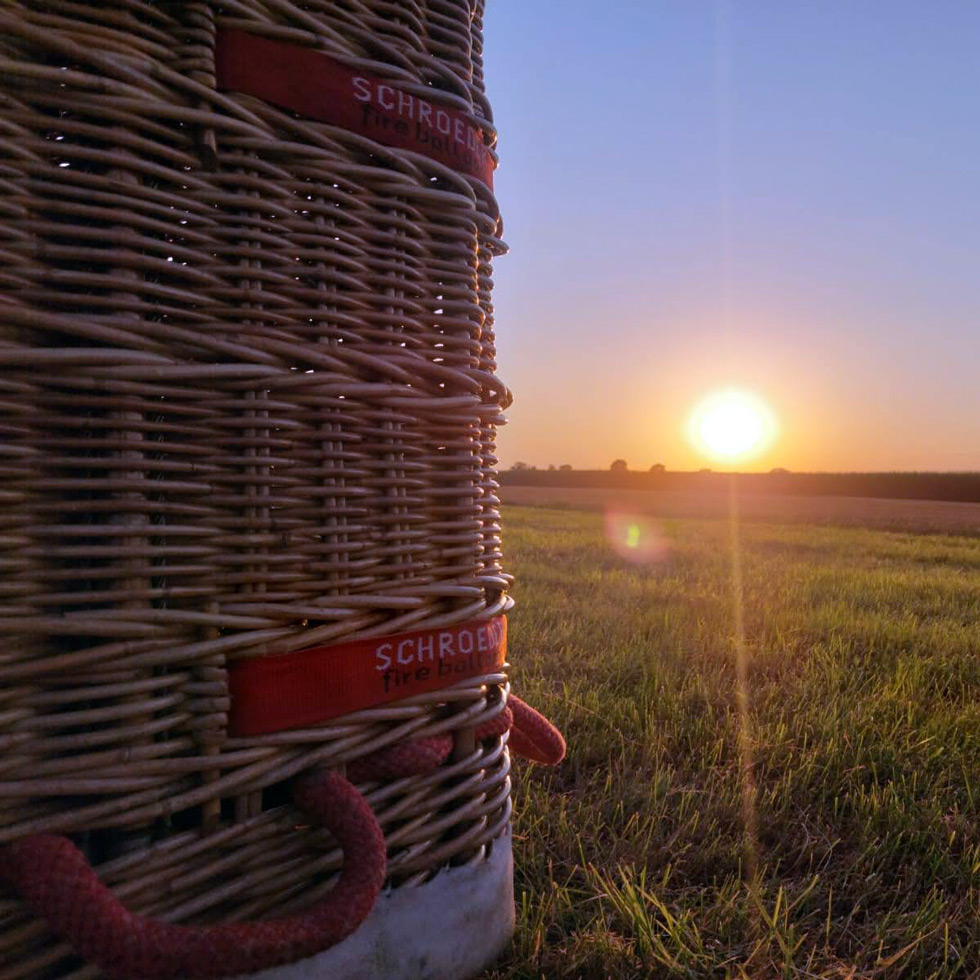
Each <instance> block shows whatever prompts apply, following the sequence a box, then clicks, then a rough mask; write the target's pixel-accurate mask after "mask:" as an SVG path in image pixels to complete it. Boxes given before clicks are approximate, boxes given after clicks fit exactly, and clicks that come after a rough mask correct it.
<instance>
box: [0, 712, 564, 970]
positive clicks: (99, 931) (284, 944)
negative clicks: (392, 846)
mask: <svg viewBox="0 0 980 980" xmlns="http://www.w3.org/2000/svg"><path fill="white" fill-rule="evenodd" d="M508 729H510V730H511V735H510V742H509V744H510V747H511V749H512V751H513V752H514V753H515V754H517V755H521V756H524V757H525V758H527V759H530V760H532V761H534V762H540V763H544V764H546V765H555V764H556V763H558V762H560V761H561V759H562V758H563V757H564V755H565V741H564V739H563V738H562V736H561V733H560V732H559V731H558V729H556V728H555V727H554V725H552V724H551V723H550V722H549V721H548V720H547V719H546V718H544V717H543V716H542V715H540V714H539V713H538V712H537V711H535V710H534V709H533V708H531V707H529V706H528V705H526V704H525V703H524V702H523V701H521V700H520V699H519V698H516V697H513V696H511V697H510V699H509V701H508V705H507V707H506V708H505V709H504V710H503V712H501V714H500V715H498V716H497V717H496V718H494V719H493V720H492V721H490V722H488V723H487V724H485V725H482V726H480V727H479V728H477V730H476V738H477V739H478V740H481V739H485V738H491V737H493V736H498V735H502V734H503V733H504V732H505V731H507V730H508ZM452 746H453V740H452V736H451V735H448V734H447V735H436V736H432V737H430V738H423V739H418V740H416V741H414V742H407V743H402V744H398V745H393V746H389V747H388V748H385V749H381V750H380V751H378V752H375V753H373V754H372V755H370V756H365V757H364V758H361V759H357V760H355V761H353V762H351V763H350V764H349V765H348V767H347V772H348V775H349V777H350V779H345V778H344V777H343V776H341V775H339V774H338V773H336V772H332V771H331V770H328V769H316V770H313V771H312V772H310V773H307V774H305V775H303V776H302V777H300V778H299V779H298V780H297V781H296V783H295V784H294V787H293V802H294V803H295V805H296V806H297V807H298V809H300V810H301V811H302V812H303V813H304V814H305V815H306V817H307V818H308V819H309V820H310V822H311V823H313V824H315V825H317V826H320V827H324V828H325V829H326V830H328V831H329V832H330V833H331V834H332V835H333V837H334V838H335V839H336V840H337V842H338V844H339V845H340V847H341V849H342V851H343V854H344V863H343V867H342V869H341V872H340V877H339V879H338V881H337V883H336V885H335V886H334V887H333V888H332V889H331V891H330V894H329V895H328V896H327V897H326V898H325V899H324V900H323V901H322V902H319V903H318V904H316V905H314V906H313V907H311V908H309V909H307V910H306V911H304V912H301V913H299V914H297V915H293V916H288V917H284V918H278V919H268V920H265V921H262V922H241V923H221V924H216V925H206V926H193V925H177V924H174V923H169V922H161V921H158V920H156V919H152V918H149V917H148V916H143V915H138V914H136V913H134V912H130V911H129V910H128V909H127V908H126V907H125V906H124V905H123V904H122V903H121V902H120V901H119V900H118V899H117V898H116V897H115V895H113V893H112V892H111V891H110V890H109V889H108V888H107V887H106V886H105V885H104V884H103V883H102V882H101V880H100V879H99V877H98V876H97V875H96V873H95V872H94V871H93V870H92V868H91V867H90V866H89V863H88V861H87V860H86V858H85V856H84V855H83V854H82V852H81V851H80V850H79V849H78V848H77V847H76V846H75V845H74V844H73V843H72V842H71V841H70V840H69V839H68V838H67V837H60V836H54V835H46V834H35V835H33V836H30V837H25V838H22V839H21V840H18V841H14V842H13V843H11V844H7V845H6V846H4V847H3V848H2V849H0V881H3V882H5V883H6V884H7V885H8V886H10V887H11V888H13V889H14V890H16V891H17V892H18V893H19V894H20V896H21V898H22V899H23V901H24V902H26V903H27V904H28V905H29V906H30V907H31V908H32V909H33V911H34V912H35V913H36V914H37V915H38V916H40V917H41V918H43V919H45V920H47V922H48V924H49V925H50V926H51V928H52V929H53V930H54V931H55V932H57V933H59V934H60V935H62V936H64V937H65V938H66V939H67V940H68V941H69V942H70V943H71V945H72V947H73V949H74V950H75V951H76V952H77V953H78V954H79V955H80V956H82V957H84V958H85V959H86V960H87V961H89V962H90V963H94V964H96V965H97V966H98V967H99V968H100V969H101V970H102V971H103V973H104V974H105V975H106V976H107V977H109V978H111V980H137V978H139V980H177V978H181V980H214V978H219V977H229V976H234V975H236V974H240V973H254V972H257V971H258V970H264V969H268V968H269V967H274V966H282V965H284V964H287V963H293V962H295V961H296V960H300V959H305V958H306V957H309V956H313V955H315V954H316V953H319V952H322V951H323V950H325V949H327V948H329V947H330V946H333V945H334V944H336V943H338V942H340V941H341V940H342V939H344V938H346V937H347V936H349V935H350V934H351V933H352V932H354V930H355V929H357V927H358V926H359V925H360V924H361V923H362V922H363V921H364V919H365V918H366V917H367V915H368V913H369V912H370V911H371V909H372V908H373V906H374V903H375V900H376V899H377V897H378V894H379V893H380V891H381V887H382V885H383V883H384V879H385V865H386V851H385V840H384V834H383V833H382V831H381V828H380V826H379V825H378V821H377V819H376V818H375V816H374V813H373V811H372V810H371V807H370V806H369V805H368V803H367V801H366V800H365V799H364V797H363V796H362V795H361V794H360V793H359V792H358V790H357V789H356V788H355V787H354V785H353V782H351V780H353V781H354V782H364V781H368V780H376V779H398V778H402V777H405V776H416V775H424V774H425V773H428V772H431V771H432V770H433V769H435V768H437V767H438V766H440V765H441V764H442V763H443V762H444V761H445V760H446V758H447V757H448V756H449V753H450V752H451V750H452Z"/></svg>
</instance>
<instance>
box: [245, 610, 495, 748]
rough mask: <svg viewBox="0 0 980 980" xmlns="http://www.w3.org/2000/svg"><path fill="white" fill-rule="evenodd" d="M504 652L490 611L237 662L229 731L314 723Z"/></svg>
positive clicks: (427, 685)
mask: <svg viewBox="0 0 980 980" xmlns="http://www.w3.org/2000/svg"><path fill="white" fill-rule="evenodd" d="M506 656H507V617H506V616H496V617H494V618H493V619H489V620H482V621H481V620H471V621H469V622H466V623H458V624H456V625H455V626H445V627H441V628H439V629H428V630H415V631H413V632H410V633H398V634H395V635H391V636H378V637H373V638H371V639H368V640H355V641H354V642H352V643H335V644H331V645H330V646H321V647H311V648H309V649H307V650H299V651H297V652H295V653H286V654H282V655H280V656H271V657H257V658H255V659H252V660H239V661H238V662H236V663H235V664H233V665H232V666H231V668H230V669H229V674H228V682H229V687H230V689H231V713H230V715H229V719H228V730H229V732H230V733H231V734H232V735H265V734H267V733H269V732H278V731H283V730H284V729H289V728H305V727H307V726H309V725H319V724H322V723H323V722H325V721H329V720H330V719H331V718H337V717H339V716H340V715H346V714H348V713H350V712H351V711H359V710H361V709H362V708H371V707H375V706H376V705H379V704H386V703H387V702H389V701H401V700H404V699H405V698H409V697H412V696H413V695H415V694H426V693H428V692H430V691H438V690H440V689H442V688H444V687H448V686H449V685H450V684H455V683H456V682H457V681H460V680H465V679H466V678H468V677H478V676H479V675H480V674H489V673H493V672H494V671H496V670H499V669H500V668H501V667H502V666H503V664H504V661H505V659H506Z"/></svg>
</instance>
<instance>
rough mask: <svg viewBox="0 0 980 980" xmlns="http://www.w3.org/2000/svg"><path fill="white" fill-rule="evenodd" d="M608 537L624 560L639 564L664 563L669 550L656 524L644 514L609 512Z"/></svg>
mask: <svg viewBox="0 0 980 980" xmlns="http://www.w3.org/2000/svg"><path fill="white" fill-rule="evenodd" d="M606 538H607V539H608V540H609V544H610V545H612V548H613V550H614V551H615V552H616V554H617V555H619V557H620V558H625V559H626V561H629V562H633V563H634V564H637V565H648V564H652V563H654V562H660V561H663V560H664V558H666V557H667V553H668V551H669V547H668V544H667V539H666V538H665V537H664V534H663V531H661V529H660V527H659V526H658V525H657V523H656V521H654V520H651V519H650V518H649V517H644V516H642V515H640V514H630V513H626V512H623V511H609V512H608V513H607V514H606Z"/></svg>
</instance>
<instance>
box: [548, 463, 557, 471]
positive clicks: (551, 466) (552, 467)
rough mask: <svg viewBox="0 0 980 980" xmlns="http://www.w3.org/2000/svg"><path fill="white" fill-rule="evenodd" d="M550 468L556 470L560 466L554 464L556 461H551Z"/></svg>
mask: <svg viewBox="0 0 980 980" xmlns="http://www.w3.org/2000/svg"><path fill="white" fill-rule="evenodd" d="M548 469H549V470H556V469H558V467H557V466H555V464H554V463H549V464H548Z"/></svg>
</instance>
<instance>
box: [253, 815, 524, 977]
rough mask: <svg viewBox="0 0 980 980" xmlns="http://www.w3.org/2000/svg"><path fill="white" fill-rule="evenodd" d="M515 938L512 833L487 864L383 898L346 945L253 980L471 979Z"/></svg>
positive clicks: (440, 876)
mask: <svg viewBox="0 0 980 980" xmlns="http://www.w3.org/2000/svg"><path fill="white" fill-rule="evenodd" d="M513 934H514V860H513V856H512V853H511V836H510V831H507V832H506V833H504V834H501V836H500V837H498V838H497V839H496V840H495V841H494V842H493V847H492V849H491V853H490V857H489V858H487V860H486V861H481V862H480V863H479V864H476V865H473V866H470V867H462V868H450V869H448V870H445V871H440V872H439V873H438V874H437V875H436V876H435V877H434V878H432V879H431V880H430V881H427V882H426V883H425V884H424V885H414V886H403V887H402V888H396V889H394V890H392V891H391V892H388V893H383V894H382V895H380V896H379V897H378V901H377V904H376V905H375V906H374V909H373V910H372V911H371V914H370V915H369V916H368V917H367V918H366V919H365V920H364V922H363V923H361V927H360V928H359V929H358V930H357V932H355V933H354V934H353V935H352V936H348V937H347V939H345V940H344V941H343V942H342V943H338V944H337V945H336V946H333V947H331V948H330V949H328V950H325V951H324V952H322V953H319V954H318V955H317V956H312V957H310V958H309V959H307V960H301V961H300V962H298V963H292V964H290V965H289V966H279V967H275V968H274V969H271V970H261V971H259V972H258V973H250V974H248V976H247V980H466V978H469V977H472V976H474V975H475V974H477V973H479V972H480V970H481V969H483V968H484V967H486V966H488V965H489V964H490V963H491V962H492V961H493V960H494V959H496V958H497V957H498V956H499V955H500V954H501V953H502V952H503V951H504V949H505V948H506V946H507V943H508V942H509V941H510V938H511V936H512V935H513ZM236 980H246V977H244V976H242V977H239V978H236Z"/></svg>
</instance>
